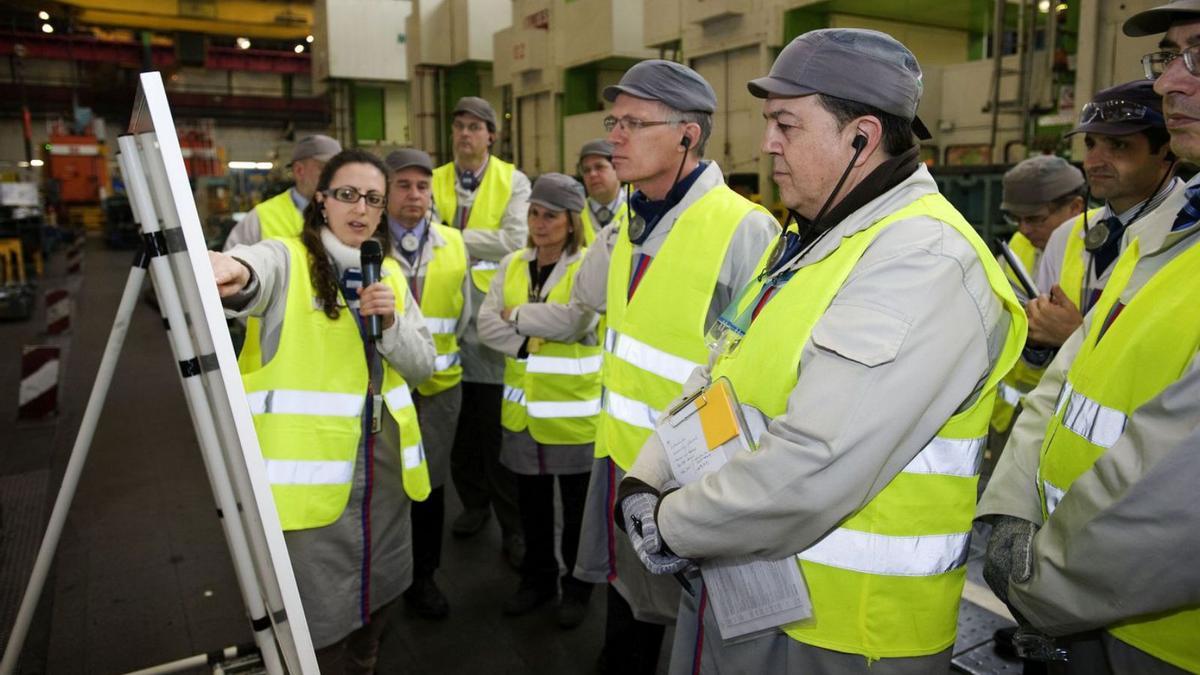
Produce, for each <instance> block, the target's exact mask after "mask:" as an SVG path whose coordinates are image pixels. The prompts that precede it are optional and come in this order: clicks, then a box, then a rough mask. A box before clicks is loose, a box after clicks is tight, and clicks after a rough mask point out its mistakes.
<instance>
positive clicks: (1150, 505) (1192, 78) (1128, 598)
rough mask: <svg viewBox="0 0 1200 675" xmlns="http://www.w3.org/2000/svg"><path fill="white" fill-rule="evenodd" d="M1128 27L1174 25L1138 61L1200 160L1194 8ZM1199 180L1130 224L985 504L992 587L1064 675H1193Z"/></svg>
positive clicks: (1137, 18) (1199, 30) (1031, 404)
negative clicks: (1062, 657) (1133, 234)
mask: <svg viewBox="0 0 1200 675" xmlns="http://www.w3.org/2000/svg"><path fill="white" fill-rule="evenodd" d="M1124 31H1125V34H1126V35H1129V36H1133V37H1140V36H1144V35H1154V34H1156V33H1163V32H1165V33H1166V35H1165V36H1163V38H1162V39H1161V40H1160V42H1159V51H1155V52H1152V53H1150V54H1147V55H1146V56H1144V57H1143V59H1142V64H1143V66H1144V67H1145V70H1146V77H1147V78H1149V79H1153V80H1154V91H1155V92H1157V93H1158V94H1160V95H1161V96H1162V97H1163V107H1162V109H1163V113H1164V116H1165V118H1166V126H1167V131H1168V132H1170V134H1171V152H1173V153H1175V155H1176V156H1178V157H1179V158H1180V159H1181V160H1184V161H1189V162H1196V161H1200V2H1198V1H1197V0H1183V1H1177V2H1171V3H1169V4H1166V5H1163V6H1160V7H1155V8H1153V9H1149V10H1145V11H1142V12H1139V13H1137V14H1134V15H1133V16H1131V17H1130V18H1129V19H1128V20H1126V22H1125V25H1124ZM1198 182H1200V181H1197V179H1196V178H1193V179H1192V180H1191V181H1189V182H1188V184H1187V186H1186V187H1185V188H1184V189H1182V190H1175V192H1174V193H1172V194H1171V196H1169V197H1168V198H1167V199H1166V200H1165V201H1164V202H1163V203H1162V204H1160V205H1159V206H1158V208H1156V209H1154V210H1153V211H1150V212H1148V213H1146V214H1145V215H1143V216H1142V218H1141V219H1140V220H1141V221H1144V222H1139V223H1137V224H1135V225H1133V226H1132V227H1131V228H1130V229H1131V231H1132V229H1134V228H1136V229H1138V230H1139V233H1138V236H1137V239H1136V240H1134V241H1131V242H1130V243H1129V245H1128V247H1127V248H1126V250H1125V252H1124V253H1122V254H1121V256H1120V257H1119V258H1118V259H1117V261H1116V262H1114V263H1112V269H1111V272H1110V277H1109V279H1108V282H1107V283H1106V284H1105V287H1104V292H1103V293H1102V294H1101V296H1100V299H1099V300H1098V301H1096V303H1095V304H1094V306H1093V307H1092V308H1091V311H1089V312H1088V313H1087V314H1086V316H1085V317H1084V320H1083V324H1082V325H1081V326H1080V328H1079V329H1078V330H1076V331H1075V332H1074V333H1072V334H1071V336H1070V337H1069V338H1068V339H1067V341H1066V342H1064V343H1063V345H1062V347H1061V348H1060V349H1059V350H1058V354H1057V356H1056V357H1055V358H1054V360H1053V361H1052V362H1051V363H1050V366H1049V368H1047V370H1046V373H1045V375H1043V377H1042V380H1041V382H1040V383H1039V384H1038V386H1037V388H1036V389H1034V390H1033V391H1032V392H1030V394H1029V395H1028V396H1026V398H1025V408H1024V410H1023V411H1022V412H1021V414H1020V416H1018V417H1017V420H1016V423H1015V424H1014V425H1013V433H1012V437H1011V438H1010V439H1009V442H1008V445H1007V446H1006V447H1005V449H1004V452H1003V453H1002V454H1001V455H1000V461H999V464H998V465H997V467H996V471H995V473H994V474H993V476H992V478H991V480H990V482H989V483H988V486H987V489H986V490H985V491H984V493H983V497H982V499H981V500H980V503H979V516H980V517H981V518H982V517H987V518H988V520H989V521H990V522H992V524H993V527H992V534H991V538H990V540H989V542H988V551H987V557H986V559H985V565H984V578H985V579H986V580H987V582H988V585H989V586H991V588H992V590H993V591H995V592H996V595H998V596H999V597H1000V598H1001V599H1002V600H1004V601H1006V602H1007V603H1008V605H1009V607H1010V608H1011V609H1012V610H1013V613H1014V615H1016V617H1017V618H1018V620H1019V621H1020V622H1021V623H1022V624H1024V626H1026V629H1025V630H1024V634H1023V635H1022V634H1020V632H1019V635H1018V639H1017V640H1016V642H1017V644H1018V645H1029V646H1038V647H1040V649H1038V650H1037V651H1038V652H1040V655H1041V656H1043V657H1045V656H1053V655H1055V652H1054V651H1052V650H1053V649H1056V648H1058V649H1065V650H1066V651H1067V658H1068V659H1069V661H1067V662H1066V663H1065V664H1061V665H1062V668H1061V669H1060V671H1061V672H1068V673H1108V672H1111V673H1180V672H1184V671H1187V672H1193V673H1195V672H1200V641H1198V640H1197V639H1196V636H1197V635H1200V565H1197V564H1196V560H1197V558H1200V538H1198V537H1197V536H1196V532H1198V531H1200V502H1197V499H1196V486H1197V485H1198V484H1200V454H1198V453H1197V452H1196V448H1197V447H1198V446H1200V433H1198V432H1197V430H1198V428H1200V358H1198V351H1200V314H1198V309H1197V308H1198V305H1197V303H1196V298H1197V297H1200V222H1198V220H1200V186H1198ZM1128 234H1130V233H1128V232H1127V233H1126V235H1127V236H1128ZM1045 635H1048V636H1052V637H1054V638H1056V644H1051V643H1049V642H1048V641H1047V640H1045V639H1044V637H1043V636H1045ZM1027 654H1030V655H1033V654H1032V652H1027Z"/></svg>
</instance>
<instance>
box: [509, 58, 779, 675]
mask: <svg viewBox="0 0 1200 675" xmlns="http://www.w3.org/2000/svg"><path fill="white" fill-rule="evenodd" d="M604 97H605V98H606V99H607V100H609V101H611V102H612V103H613V107H612V109H611V111H610V114H609V115H608V117H606V118H605V121H604V124H605V127H606V128H607V129H608V131H609V134H608V139H607V140H608V142H609V143H611V144H612V147H613V149H612V163H613V167H614V168H615V170H616V174H617V178H618V179H620V180H621V181H622V182H626V183H633V184H634V186H635V187H636V188H637V191H636V192H634V193H633V194H632V195H631V196H630V198H629V200H628V203H627V207H626V208H627V209H628V210H629V212H630V214H631V216H630V219H629V221H628V226H625V225H624V224H622V226H621V227H619V228H618V227H614V226H613V225H612V224H610V225H609V226H608V227H606V228H604V229H603V230H602V231H601V232H600V234H599V235H598V237H597V241H596V242H595V243H594V244H593V245H592V246H591V247H590V248H589V249H588V253H587V256H586V257H585V259H584V262H583V263H582V265H581V267H580V270H579V274H578V276H577V277H576V281H575V286H574V288H573V289H572V293H571V302H570V303H568V304H567V305H547V304H537V305H525V306H523V307H521V308H520V310H519V312H516V313H514V314H513V315H512V316H510V317H509V318H510V320H512V321H515V322H516V323H517V328H518V330H519V331H520V333H521V334H522V335H534V336H538V337H544V338H550V339H555V340H562V341H570V340H572V339H576V338H577V337H578V336H579V335H581V334H583V332H585V331H587V330H589V329H590V328H591V326H592V325H593V324H594V322H595V314H605V313H606V314H607V316H606V319H607V323H608V325H607V330H606V335H605V341H604V348H605V351H604V373H603V377H604V392H605V393H604V400H603V404H602V410H601V412H600V421H599V426H598V429H597V437H596V456H597V458H598V459H597V461H596V462H595V463H594V464H593V467H592V476H591V482H590V485H589V487H588V503H587V508H586V511H585V514H584V523H583V534H582V535H581V537H580V550H579V558H578V563H577V574H576V576H578V577H579V578H581V579H584V580H588V581H594V582H605V581H609V582H610V586H609V594H608V620H607V622H606V624H605V646H604V652H603V655H602V660H603V664H604V668H605V669H607V670H608V671H609V672H621V673H653V672H654V670H655V667H656V664H657V662H658V653H659V649H660V645H661V642H662V636H663V632H664V625H666V624H670V623H671V622H673V621H674V619H675V614H676V609H677V607H678V596H679V592H680V589H679V584H677V583H676V581H675V580H674V579H672V578H671V577H670V576H665V577H663V576H655V575H651V574H649V573H648V572H647V571H646V569H645V568H644V567H643V566H642V565H641V564H640V563H639V562H638V560H637V555H636V553H635V552H634V550H633V549H632V548H631V547H630V545H629V542H628V540H627V539H626V538H625V537H624V536H621V535H620V533H618V532H615V531H614V530H615V526H614V522H613V518H612V507H613V498H614V496H615V490H616V484H617V482H618V481H619V480H620V479H621V477H622V476H623V475H624V472H625V471H626V470H628V469H629V468H630V467H631V466H633V462H634V460H635V459H636V458H637V454H638V452H639V450H640V449H641V447H642V444H643V443H644V442H645V441H646V438H647V437H649V436H650V435H651V430H652V429H653V426H654V422H655V419H656V418H657V417H658V416H659V414H660V413H661V412H662V411H663V410H664V409H665V408H666V406H667V405H668V404H669V403H670V402H671V400H672V399H674V398H675V397H677V396H678V395H679V394H680V393H681V392H682V386H683V383H684V382H685V381H686V380H687V378H688V376H689V374H690V373H691V371H692V370H693V369H694V368H696V367H697V366H699V365H701V364H702V363H704V361H705V358H706V355H707V351H708V350H707V347H706V346H705V341H704V336H705V331H707V330H708V328H709V327H711V326H712V325H713V323H714V322H715V321H716V319H717V316H718V315H719V314H720V312H721V310H722V309H724V308H725V306H726V305H728V304H729V302H730V301H731V300H732V299H733V295H734V293H735V292H736V290H737V289H738V288H741V287H742V285H744V284H745V283H746V282H747V281H749V280H750V278H751V277H752V276H753V275H754V272H755V269H754V261H756V260H758V259H759V257H761V255H762V254H763V252H765V251H766V249H767V247H768V246H770V243H771V241H772V239H773V238H774V237H775V235H777V234H778V232H779V225H778V223H776V222H775V219H774V218H773V217H772V216H771V215H770V214H769V213H768V212H767V211H766V209H764V208H762V207H761V206H758V205H756V204H753V203H751V202H750V201H748V200H746V199H745V198H743V197H741V196H740V195H738V194H737V193H735V192H734V191H733V190H731V189H730V188H729V187H728V186H727V185H725V180H724V176H723V175H722V173H721V169H720V167H718V166H717V164H716V162H713V161H709V160H703V159H702V158H703V155H704V148H705V145H706V143H707V142H708V138H709V135H710V133H711V132H712V114H713V111H714V110H716V106H717V100H716V95H715V94H714V93H713V89H712V86H711V85H709V83H708V82H706V81H705V80H704V78H702V77H701V76H700V75H699V73H697V72H696V71H694V70H692V69H691V68H688V67H686V66H683V65H680V64H678V63H674V62H671V61H663V60H659V59H652V60H648V61H642V62H641V63H639V64H637V65H635V66H633V67H632V68H630V69H629V70H628V71H626V73H625V74H624V75H623V76H622V77H621V80H620V82H619V83H618V84H616V85H614V86H611V87H608V88H606V89H605V90H604Z"/></svg>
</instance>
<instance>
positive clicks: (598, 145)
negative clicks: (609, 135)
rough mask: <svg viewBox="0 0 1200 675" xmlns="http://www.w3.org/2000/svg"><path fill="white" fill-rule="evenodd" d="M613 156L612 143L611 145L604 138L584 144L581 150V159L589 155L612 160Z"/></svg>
mask: <svg viewBox="0 0 1200 675" xmlns="http://www.w3.org/2000/svg"><path fill="white" fill-rule="evenodd" d="M612 154H613V147H612V143H609V142H608V141H606V140H604V139H603V138H594V139H592V140H590V141H588V142H587V143H584V144H583V147H582V148H580V149H579V159H583V158H584V157H587V156H588V155H600V156H601V157H607V158H609V159H612Z"/></svg>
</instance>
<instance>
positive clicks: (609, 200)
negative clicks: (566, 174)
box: [579, 138, 629, 246]
mask: <svg viewBox="0 0 1200 675" xmlns="http://www.w3.org/2000/svg"><path fill="white" fill-rule="evenodd" d="M612 153H613V148H612V143H609V142H608V141H606V140H604V139H603V138H597V139H594V140H590V141H588V142H587V143H584V144H583V147H582V148H580V150H579V175H580V176H582V177H583V186H584V187H585V188H586V189H587V205H586V206H587V208H585V209H584V210H583V224H584V226H585V227H586V228H587V229H585V230H584V241H585V242H586V244H587V245H588V246H591V245H592V242H593V241H595V240H596V235H597V234H598V233H599V232H600V230H602V229H604V228H605V227H607V226H608V224H609V223H612V222H615V223H617V225H616V227H618V228H619V227H620V226H621V225H620V224H621V223H624V222H627V221H628V220H629V210H628V209H627V208H626V206H625V190H623V189H622V188H621V179H619V178H617V171H616V169H614V168H613V164H612Z"/></svg>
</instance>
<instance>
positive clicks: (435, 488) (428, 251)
mask: <svg viewBox="0 0 1200 675" xmlns="http://www.w3.org/2000/svg"><path fill="white" fill-rule="evenodd" d="M384 163H385V164H387V167H388V169H390V170H391V172H392V175H391V177H390V178H389V180H388V204H387V218H388V228H389V229H390V230H391V235H392V243H393V244H394V247H393V250H392V257H393V258H395V259H396V260H397V261H399V263H400V269H401V270H402V271H403V272H404V276H405V277H406V278H407V279H408V289H409V291H410V292H411V293H412V296H413V299H414V300H416V302H417V304H418V305H419V306H420V308H421V313H422V314H423V315H424V316H425V325H426V326H427V327H428V328H429V332H430V334H432V335H433V343H434V346H435V347H436V348H437V358H436V359H435V360H434V365H433V370H434V373H433V376H432V377H431V378H430V379H428V380H426V381H425V382H420V383H417V382H414V383H413V385H414V392H413V403H414V404H415V405H416V407H417V416H418V418H419V420H420V423H421V441H422V443H423V444H424V446H425V456H426V458H427V459H428V461H429V481H430V486H431V487H432V492H430V493H429V498H428V499H426V500H425V501H423V502H413V509H412V526H413V530H412V532H413V536H412V539H413V582H412V585H411V586H410V587H409V588H408V590H406V591H404V602H405V604H406V605H407V606H408V607H409V608H411V609H412V610H413V611H414V612H416V613H417V614H418V615H419V616H422V617H425V618H427V619H442V618H445V617H446V616H447V615H448V614H449V612H450V606H449V604H448V603H447V601H446V596H445V595H443V594H442V592H441V590H440V589H439V588H438V587H437V583H436V582H435V581H434V579H433V575H434V572H436V571H437V569H438V567H439V566H440V565H441V559H442V529H443V527H442V525H443V520H444V517H445V503H446V491H445V485H446V479H447V478H448V475H449V473H450V448H451V447H452V446H453V444H454V434H455V430H456V429H457V427H458V416H459V412H460V411H461V409H462V385H461V382H462V358H461V355H460V353H459V346H458V341H459V339H460V338H461V337H462V335H463V333H464V332H466V330H467V323H468V322H469V321H470V318H471V314H472V312H471V277H470V275H469V274H468V273H467V269H468V267H469V262H468V257H467V248H466V245H465V244H464V243H463V238H462V233H461V232H459V231H458V230H456V229H454V228H452V227H449V226H447V225H443V224H441V223H436V222H433V220H432V218H431V217H430V208H431V206H432V189H431V187H430V185H431V182H432V176H433V161H432V160H431V159H430V158H429V155H427V154H425V153H424V152H422V151H421V150H417V149H415V148H404V149H403V150H397V151H395V152H393V153H391V154H389V155H388V156H387V157H386V158H385V159H384Z"/></svg>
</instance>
